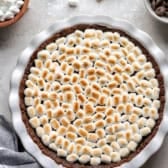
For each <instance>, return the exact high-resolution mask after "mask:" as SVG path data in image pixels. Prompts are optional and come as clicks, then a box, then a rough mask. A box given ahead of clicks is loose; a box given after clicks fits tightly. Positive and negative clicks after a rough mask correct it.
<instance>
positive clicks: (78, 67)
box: [73, 61, 81, 70]
mask: <svg viewBox="0 0 168 168" xmlns="http://www.w3.org/2000/svg"><path fill="white" fill-rule="evenodd" d="M73 67H74V69H76V70H79V69H80V67H81V65H80V62H78V61H74V62H73Z"/></svg>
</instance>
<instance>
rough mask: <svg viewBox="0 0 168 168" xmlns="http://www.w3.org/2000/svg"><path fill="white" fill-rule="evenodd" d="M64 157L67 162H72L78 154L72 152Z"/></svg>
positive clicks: (77, 157) (76, 158)
mask: <svg viewBox="0 0 168 168" xmlns="http://www.w3.org/2000/svg"><path fill="white" fill-rule="evenodd" d="M66 159H67V161H68V162H71V163H73V162H75V161H77V160H78V159H79V156H78V155H77V154H75V153H73V154H69V155H68V156H67V157H66Z"/></svg>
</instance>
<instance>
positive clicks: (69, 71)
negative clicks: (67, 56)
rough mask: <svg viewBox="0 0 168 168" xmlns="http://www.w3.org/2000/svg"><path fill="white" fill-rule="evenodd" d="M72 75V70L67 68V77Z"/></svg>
mask: <svg viewBox="0 0 168 168" xmlns="http://www.w3.org/2000/svg"><path fill="white" fill-rule="evenodd" d="M72 74H73V68H72V67H68V68H67V75H69V76H71V75H72Z"/></svg>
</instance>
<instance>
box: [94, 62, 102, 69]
mask: <svg viewBox="0 0 168 168" xmlns="http://www.w3.org/2000/svg"><path fill="white" fill-rule="evenodd" d="M95 66H97V67H101V68H103V67H104V63H102V61H96V63H95Z"/></svg>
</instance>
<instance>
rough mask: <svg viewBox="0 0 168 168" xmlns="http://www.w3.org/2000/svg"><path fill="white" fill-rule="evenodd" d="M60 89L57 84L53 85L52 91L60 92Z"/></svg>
mask: <svg viewBox="0 0 168 168" xmlns="http://www.w3.org/2000/svg"><path fill="white" fill-rule="evenodd" d="M60 88H61V85H60V84H59V83H55V84H54V85H53V90H54V91H58V90H60Z"/></svg>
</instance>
